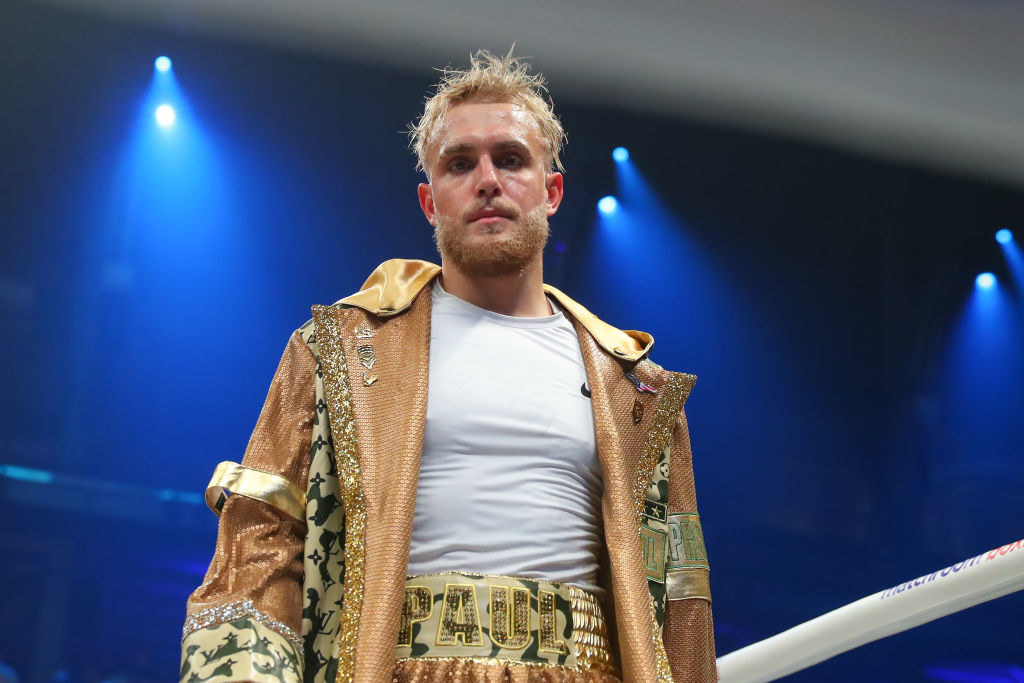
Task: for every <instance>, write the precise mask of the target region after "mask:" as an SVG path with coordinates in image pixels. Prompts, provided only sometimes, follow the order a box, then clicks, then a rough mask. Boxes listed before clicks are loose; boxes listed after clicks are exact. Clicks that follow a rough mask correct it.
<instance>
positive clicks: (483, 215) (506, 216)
mask: <svg viewBox="0 0 1024 683" xmlns="http://www.w3.org/2000/svg"><path fill="white" fill-rule="evenodd" d="M511 219H512V216H511V214H510V213H509V212H508V211H503V210H502V209H496V208H492V207H488V208H486V209H480V210H479V211H474V212H473V213H471V214H469V219H468V222H469V223H485V224H488V223H498V222H500V221H503V220H505V221H507V220H511Z"/></svg>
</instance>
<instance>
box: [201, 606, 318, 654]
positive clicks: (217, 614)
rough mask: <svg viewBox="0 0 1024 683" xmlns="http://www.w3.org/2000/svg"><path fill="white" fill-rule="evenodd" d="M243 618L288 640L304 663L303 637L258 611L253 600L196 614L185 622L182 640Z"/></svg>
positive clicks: (210, 608) (208, 609)
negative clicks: (203, 630)
mask: <svg viewBox="0 0 1024 683" xmlns="http://www.w3.org/2000/svg"><path fill="white" fill-rule="evenodd" d="M242 617H249V618H251V619H253V620H254V621H257V622H259V623H261V624H263V625H264V626H266V627H267V628H269V629H270V630H271V631H274V632H275V633H277V634H279V635H281V636H283V637H284V638H286V639H287V640H288V642H289V643H291V644H292V645H293V646H294V647H295V652H296V654H298V655H299V661H302V636H300V635H299V634H298V633H296V632H295V631H293V630H292V629H290V628H288V627H287V626H285V625H284V624H283V623H282V622H280V621H278V620H277V619H275V618H273V617H271V616H270V615H267V614H264V613H263V612H261V611H259V610H258V609H256V607H255V606H253V604H252V600H238V601H236V602H229V603H227V604H225V605H217V606H215V607H209V608H207V609H204V610H201V611H199V612H196V613H195V614H193V615H192V616H190V617H189V618H188V619H186V620H185V626H184V627H183V628H182V631H181V639H182V640H185V639H186V638H188V637H189V636H190V635H191V634H193V633H195V632H196V631H199V630H202V629H204V628H209V627H210V626H216V625H217V624H223V623H224V622H227V621H234V620H235V619H241V618H242Z"/></svg>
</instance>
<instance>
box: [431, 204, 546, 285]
mask: <svg viewBox="0 0 1024 683" xmlns="http://www.w3.org/2000/svg"><path fill="white" fill-rule="evenodd" d="M548 233H549V229H548V215H547V209H546V207H545V206H543V205H541V206H538V207H536V208H534V209H531V210H530V211H529V212H527V213H526V214H524V215H523V217H522V220H520V221H517V222H516V223H515V225H514V226H513V228H512V234H511V235H507V236H506V235H502V236H500V237H498V238H496V239H487V240H484V241H483V242H482V243H479V244H473V243H472V242H471V241H470V237H469V235H468V234H467V233H466V231H465V230H460V229H459V227H458V226H457V225H456V223H455V220H453V219H452V218H451V217H449V216H442V215H440V214H438V216H437V225H436V226H435V228H434V243H435V244H436V245H437V250H438V251H439V252H440V253H441V257H442V258H444V259H445V260H446V261H447V262H450V263H451V264H452V265H453V266H455V268H457V269H458V270H459V272H461V273H463V274H464V275H467V276H469V277H502V276H505V275H513V274H517V273H522V272H523V270H524V269H525V268H526V266H528V265H530V264H531V263H533V261H535V260H537V259H540V257H541V254H542V253H543V252H544V245H545V244H547V241H548Z"/></svg>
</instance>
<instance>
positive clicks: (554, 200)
mask: <svg viewBox="0 0 1024 683" xmlns="http://www.w3.org/2000/svg"><path fill="white" fill-rule="evenodd" d="M544 189H545V190H546V191H547V195H548V198H547V205H548V216H554V215H555V212H556V211H558V207H559V205H560V204H561V203H562V195H563V193H564V192H565V188H564V187H563V181H562V174H561V173H558V172H557V171H556V172H554V173H548V175H547V178H545V179H544Z"/></svg>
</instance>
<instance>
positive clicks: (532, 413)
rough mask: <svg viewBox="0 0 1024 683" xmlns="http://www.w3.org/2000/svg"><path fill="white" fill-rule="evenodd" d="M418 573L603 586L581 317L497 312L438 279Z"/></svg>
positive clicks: (412, 557)
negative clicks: (576, 321) (576, 320)
mask: <svg viewBox="0 0 1024 683" xmlns="http://www.w3.org/2000/svg"><path fill="white" fill-rule="evenodd" d="M432 299H433V312H432V314H431V330H430V384H429V390H428V400H427V423H426V428H425V432H424V437H423V456H422V460H421V463H420V480H419V487H418V489H417V493H416V512H415V515H414V518H413V530H412V544H411V546H410V550H409V569H408V572H409V573H410V574H434V573H438V572H444V571H453V570H455V571H464V572H474V573H483V574H503V575H510V576H524V577H529V578H542V579H547V580H549V581H558V582H562V583H572V584H576V585H578V586H581V587H583V588H586V589H588V590H592V591H596V592H600V590H599V589H598V587H597V586H596V574H597V559H596V557H597V553H598V551H599V549H600V547H601V538H602V528H601V493H602V486H603V485H602V480H601V466H600V463H599V462H598V459H597V447H596V442H595V438H594V421H593V413H592V411H591V402H590V398H589V396H588V394H589V393H590V391H589V385H588V384H587V376H586V369H585V366H584V365H583V357H582V356H581V354H580V347H579V343H578V340H577V338H576V331H575V329H574V328H573V326H572V323H571V322H570V321H569V320H568V319H566V317H565V316H564V315H563V314H562V313H561V312H560V311H558V309H557V307H556V306H555V304H554V302H552V306H553V307H555V310H556V311H558V312H556V313H555V314H554V315H551V316H546V317H541V318H519V317H513V316H507V315H501V314H498V313H493V312H491V311H488V310H486V309H483V308H480V307H478V306H474V305H473V304H471V303H469V302H467V301H463V300H462V299H459V298H458V297H456V296H454V295H452V294H449V293H448V292H446V291H444V289H443V288H442V287H441V285H440V280H435V282H434V286H433V291H432Z"/></svg>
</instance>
